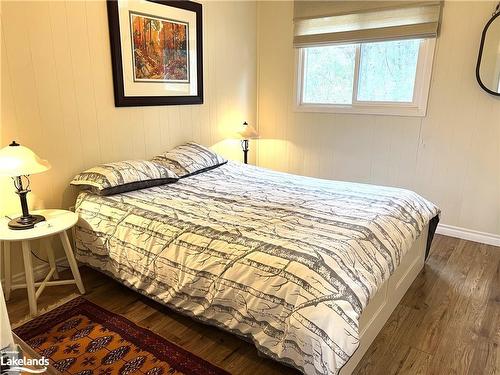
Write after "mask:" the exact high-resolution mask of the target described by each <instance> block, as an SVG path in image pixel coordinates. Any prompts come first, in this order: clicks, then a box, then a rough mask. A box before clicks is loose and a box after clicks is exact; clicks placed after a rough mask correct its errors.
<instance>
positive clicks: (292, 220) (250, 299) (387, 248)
mask: <svg viewBox="0 0 500 375" xmlns="http://www.w3.org/2000/svg"><path fill="white" fill-rule="evenodd" d="M76 212H77V213H78V214H79V215H80V218H81V219H80V221H79V224H78V225H77V228H76V254H77V259H78V260H79V261H81V262H83V263H86V264H88V265H90V266H92V267H93V268H96V269H98V270H101V271H103V272H104V273H106V274H109V275H111V276H112V277H114V278H115V279H117V280H119V281H121V282H122V283H124V284H126V285H127V286H129V287H131V288H133V289H135V290H137V291H139V292H141V293H143V294H145V295H147V296H149V297H151V298H153V299H155V300H157V301H159V302H161V303H163V304H166V305H167V306H170V307H171V308H173V309H175V310H177V311H180V312H182V313H184V314H188V315H190V316H194V317H196V318H198V319H200V320H202V321H204V322H206V323H208V324H212V325H215V326H218V327H220V328H223V329H225V330H228V331H231V332H233V333H236V334H238V335H241V336H244V337H246V338H248V339H250V340H252V341H253V343H254V344H255V345H256V346H257V348H258V349H259V350H260V351H261V352H263V353H264V354H266V355H268V356H270V357H272V358H274V359H276V360H279V361H281V362H284V363H286V364H289V365H291V366H293V367H295V368H298V369H299V370H301V371H302V372H304V373H307V374H336V373H337V372H338V371H339V370H340V368H341V367H342V366H343V365H344V364H345V363H346V361H347V360H348V359H349V358H350V356H351V355H352V354H353V352H354V351H355V350H356V348H357V346H358V344H359V330H358V326H359V317H360V315H361V313H362V312H363V309H364V308H365V307H366V305H367V304H368V302H369V300H370V298H371V297H372V296H374V294H375V293H376V292H377V289H378V288H379V287H380V286H381V285H382V283H383V282H384V281H385V280H387V278H388V277H389V276H390V275H391V274H392V273H393V272H394V270H395V268H396V267H397V266H398V264H399V262H400V259H401V258H402V257H403V256H404V255H405V253H406V251H407V250H408V249H409V248H410V247H411V246H412V244H413V242H414V241H415V240H416V238H417V237H418V236H419V235H420V233H421V231H422V230H423V228H424V227H425V226H426V225H427V224H428V223H429V221H430V220H431V219H432V218H433V217H435V216H436V215H438V214H439V210H438V208H437V207H436V206H434V205H433V204H432V203H430V202H429V201H427V200H425V199H424V198H422V197H421V196H419V195H417V194H416V193H413V192H411V191H408V190H403V189H396V188H388V187H380V186H373V185H363V184H355V183H347V182H338V181H327V180H321V179H314V178H308V177H302V176H296V175H291V174H285V173H278V172H273V171H270V170H266V169H262V168H258V167H253V166H248V165H244V164H239V163H235V162H229V163H227V164H226V165H223V166H221V167H218V168H216V169H213V170H211V171H207V172H204V173H200V174H198V175H195V176H191V177H187V178H184V179H181V180H179V181H178V182H176V183H172V184H167V185H162V186H157V187H153V188H148V189H143V190H137V191H133V192H128V193H123V194H117V195H113V196H107V197H103V196H98V195H95V194H93V193H90V192H82V193H80V194H79V196H78V199H77V204H76Z"/></svg>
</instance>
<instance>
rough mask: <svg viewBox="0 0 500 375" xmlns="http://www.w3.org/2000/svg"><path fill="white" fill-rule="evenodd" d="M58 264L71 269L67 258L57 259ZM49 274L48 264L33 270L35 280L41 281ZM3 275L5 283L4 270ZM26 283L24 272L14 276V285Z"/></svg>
mask: <svg viewBox="0 0 500 375" xmlns="http://www.w3.org/2000/svg"><path fill="white" fill-rule="evenodd" d="M56 264H57V265H58V266H62V267H69V266H68V260H67V259H66V256H63V257H61V258H58V259H56ZM48 272H49V264H48V263H43V264H39V265H38V266H36V267H34V268H33V277H34V278H35V280H41V279H43V278H44V277H45V276H46V275H47V273H48ZM1 274H2V279H1V280H2V282H4V276H5V275H4V270H1ZM25 282H26V278H25V276H24V272H19V273H16V274H15V275H12V284H23V283H25Z"/></svg>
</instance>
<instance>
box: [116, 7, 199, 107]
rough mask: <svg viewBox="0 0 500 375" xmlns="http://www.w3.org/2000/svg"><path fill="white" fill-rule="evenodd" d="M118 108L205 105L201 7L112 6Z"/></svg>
mask: <svg viewBox="0 0 500 375" xmlns="http://www.w3.org/2000/svg"><path fill="white" fill-rule="evenodd" d="M107 6H108V22H109V35H110V41H111V62H112V66H113V86H114V94H115V105H116V106H117V107H130V106H147V105H180V104H202V103H203V44H202V43H203V41H202V6H201V4H198V3H195V2H191V1H161V0H151V1H145V0H128V1H127V0H123V1H122V0H108V2H107Z"/></svg>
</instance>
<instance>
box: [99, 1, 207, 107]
mask: <svg viewBox="0 0 500 375" xmlns="http://www.w3.org/2000/svg"><path fill="white" fill-rule="evenodd" d="M148 1H149V2H152V3H157V4H161V5H165V6H169V7H174V8H180V9H184V10H188V11H191V12H194V13H195V14H196V60H197V66H196V69H197V71H196V79H197V88H198V92H197V95H186V96H125V88H124V83H123V65H122V46H121V37H120V20H119V14H118V0H107V9H108V25H109V39H110V44H111V65H112V69H113V90H114V96H115V106H116V107H140V106H157V105H189V104H203V23H202V5H201V4H199V3H195V2H193V1H164V0H148Z"/></svg>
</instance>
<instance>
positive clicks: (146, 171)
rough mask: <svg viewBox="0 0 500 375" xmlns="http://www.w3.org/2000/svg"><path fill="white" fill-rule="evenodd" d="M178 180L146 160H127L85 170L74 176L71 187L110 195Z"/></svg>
mask: <svg viewBox="0 0 500 375" xmlns="http://www.w3.org/2000/svg"><path fill="white" fill-rule="evenodd" d="M178 179H179V177H177V175H176V174H175V173H174V172H172V171H171V170H169V169H168V168H165V167H164V166H163V165H159V164H156V163H153V162H151V161H147V160H127V161H119V162H115V163H108V164H102V165H99V166H97V167H93V168H90V169H87V170H86V171H85V172H82V173H80V174H78V175H76V176H75V178H73V181H71V185H79V186H86V187H88V188H90V189H91V190H93V191H94V192H95V193H97V194H99V195H112V194H119V193H125V192H127V191H132V190H138V189H144V188H148V187H152V186H157V185H163V184H168V183H170V182H175V181H177V180H178Z"/></svg>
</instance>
